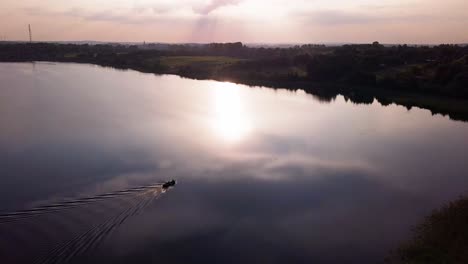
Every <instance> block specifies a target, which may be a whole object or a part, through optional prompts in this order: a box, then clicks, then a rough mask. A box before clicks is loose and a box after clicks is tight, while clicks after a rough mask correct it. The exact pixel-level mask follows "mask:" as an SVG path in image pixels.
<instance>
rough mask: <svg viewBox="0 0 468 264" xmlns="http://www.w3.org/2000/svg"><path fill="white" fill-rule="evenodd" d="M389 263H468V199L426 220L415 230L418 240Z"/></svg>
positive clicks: (415, 236) (404, 248)
mask: <svg viewBox="0 0 468 264" xmlns="http://www.w3.org/2000/svg"><path fill="white" fill-rule="evenodd" d="M388 263H392V264H400V263H401V264H403V263H405V264H423V263H424V264H433V263H434V264H435V263H437V264H439V263H440V264H443V263H468V198H466V197H465V198H461V199H459V200H457V201H455V202H451V203H449V204H448V205H446V206H444V207H443V208H441V209H439V210H436V211H434V212H433V213H432V214H431V215H430V216H428V217H426V219H425V220H424V221H423V223H421V224H420V225H418V226H417V227H416V228H415V230H414V238H413V239H412V240H411V241H408V242H406V243H404V244H402V245H401V247H400V248H399V249H397V250H396V251H395V252H394V253H392V256H391V257H390V258H388Z"/></svg>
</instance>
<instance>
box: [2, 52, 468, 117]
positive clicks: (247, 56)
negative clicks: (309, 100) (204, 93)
mask: <svg viewBox="0 0 468 264" xmlns="http://www.w3.org/2000/svg"><path fill="white" fill-rule="evenodd" d="M209 45H211V44H209ZM209 45H208V46H207V47H205V48H199V49H196V50H194V49H192V48H190V47H187V46H182V47H178V48H177V49H176V48H174V49H173V50H164V51H161V50H156V49H142V48H141V47H137V46H123V45H114V46H111V45H94V46H92V45H72V44H67V45H64V44H52V43H33V44H25V43H16V44H0V61H1V62H31V61H51V62H73V63H88V64H95V65H100V66H105V67H113V68H117V69H132V70H136V71H140V72H145V73H154V74H175V75H179V76H182V77H186V78H192V79H198V80H217V81H229V82H234V83H239V84H245V85H250V86H266V87H272V88H284V89H291V90H297V89H301V90H304V91H305V92H307V93H310V94H313V95H315V96H318V97H320V98H321V99H323V100H324V101H330V100H332V99H333V98H335V97H336V96H337V95H339V94H341V95H343V96H345V97H346V98H347V99H349V100H351V101H352V102H354V103H372V102H373V101H374V99H376V100H378V101H379V102H380V103H381V104H383V105H388V104H392V103H394V104H397V105H403V106H405V107H407V108H408V109H410V108H411V107H419V108H423V109H428V110H430V111H431V112H432V113H433V114H442V115H448V116H449V117H450V118H451V119H454V120H460V121H468V96H466V95H468V88H467V87H465V86H464V82H465V81H466V80H465V79H464V76H465V75H467V73H468V71H467V70H466V69H468V56H467V55H465V48H461V47H456V46H455V47H448V48H447V47H441V48H440V49H435V48H433V49H426V48H416V49H413V48H408V47H402V48H400V49H401V50H402V51H398V49H390V48H384V47H382V46H379V45H375V44H373V45H371V46H369V45H357V46H353V47H352V49H349V47H346V48H343V49H344V50H341V49H340V48H336V47H334V48H332V47H324V46H303V47H300V48H296V49H292V50H291V49H278V48H277V49H263V50H262V49H254V48H246V47H245V46H242V45H238V44H219V45H221V46H219V47H218V46H216V47H214V48H213V47H211V46H209ZM220 47H221V48H220ZM445 49H448V50H450V51H451V52H452V53H454V52H455V53H456V54H455V55H453V54H452V53H450V54H452V55H450V56H449V55H443V57H441V58H442V59H444V60H445V62H442V61H441V62H440V63H438V64H437V63H434V62H432V61H431V62H428V63H423V61H422V59H421V58H422V56H423V55H418V54H424V56H429V55H434V56H436V55H437V54H438V53H440V52H441V51H440V50H445ZM343 51H347V52H351V54H352V56H351V55H349V54H342V53H343ZM403 51H406V52H407V53H408V52H410V51H411V52H413V53H414V54H413V55H412V56H413V57H417V58H413V59H411V60H410V58H408V60H409V61H410V62H411V64H408V62H405V63H402V64H401V63H400V64H399V63H393V65H390V66H389V65H387V64H385V65H384V66H382V64H380V65H378V66H375V65H374V64H376V63H375V62H359V63H357V62H356V66H355V67H351V66H350V65H348V64H349V61H351V62H353V61H356V60H359V61H361V60H364V59H366V60H370V59H369V57H370V56H371V55H372V54H375V53H378V55H375V56H374V57H373V60H377V59H380V60H381V61H387V60H390V59H388V58H387V57H388V56H390V55H389V53H391V52H393V53H395V54H394V55H393V56H395V57H394V58H393V60H396V59H397V55H398V54H399V52H400V53H402V52H403ZM270 53H271V54H270ZM329 53H334V54H335V55H333V56H332V57H330V56H329V55H327V54H329ZM363 54H364V55H363ZM382 54H386V55H385V56H384V55H382ZM416 55H418V56H416ZM438 56H439V57H440V56H441V55H440V54H439V55H438ZM460 56H461V58H459V59H454V58H458V57H460ZM419 57H421V58H419ZM350 58H351V59H350ZM371 61H372V60H371ZM374 66H375V67H374ZM467 76H468V75H467ZM444 83H445V84H444ZM465 90H466V91H465Z"/></svg>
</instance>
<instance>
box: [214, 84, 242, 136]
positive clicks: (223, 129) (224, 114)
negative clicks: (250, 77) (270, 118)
mask: <svg viewBox="0 0 468 264" xmlns="http://www.w3.org/2000/svg"><path fill="white" fill-rule="evenodd" d="M214 106H215V116H214V119H213V128H214V130H215V133H216V134H217V135H218V136H219V137H221V138H222V139H224V140H226V141H229V142H237V141H239V140H241V139H243V138H244V137H245V136H246V135H247V134H248V132H249V131H250V129H251V126H250V122H249V120H248V119H249V117H248V115H247V114H246V111H245V110H246V109H245V106H244V102H243V100H242V94H241V91H240V87H239V86H237V85H236V84H233V83H227V82H224V83H219V84H218V87H216V88H215V89H214Z"/></svg>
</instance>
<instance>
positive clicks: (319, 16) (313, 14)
mask: <svg viewBox="0 0 468 264" xmlns="http://www.w3.org/2000/svg"><path fill="white" fill-rule="evenodd" d="M296 15H297V16H298V17H302V19H303V20H304V21H305V22H306V23H312V24H317V25H321V26H327V25H328V26H334V25H358V24H373V23H392V22H419V21H427V20H434V19H436V18H435V17H434V16H430V15H423V14H414V15H394V14H376V13H375V12H374V13H360V12H344V11H339V10H319V11H310V12H300V13H296Z"/></svg>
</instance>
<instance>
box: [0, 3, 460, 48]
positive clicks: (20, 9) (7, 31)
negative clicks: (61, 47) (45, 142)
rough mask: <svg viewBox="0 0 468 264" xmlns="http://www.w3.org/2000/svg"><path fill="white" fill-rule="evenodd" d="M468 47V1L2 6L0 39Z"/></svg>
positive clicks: (31, 4) (40, 4)
mask: <svg viewBox="0 0 468 264" xmlns="http://www.w3.org/2000/svg"><path fill="white" fill-rule="evenodd" d="M28 23H30V24H31V25H32V28H33V38H34V40H38V41H39V40H97V41H147V42H228V41H242V42H247V43H249V42H250V43H252V42H256V43H323V42H325V43H327V42H354V43H368V42H372V41H374V40H378V41H380V42H382V43H427V44H436V43H467V42H468V30H467V29H468V1H467V0H445V1H441V0H406V1H402V0H380V1H375V0H372V1H371V0H354V1H350V0H159V1H151V0H113V1H111V0H69V1H63V0H42V1H36V0H2V3H1V4H0V25H1V26H0V38H1V39H7V40H26V39H27V38H28V34H27V24H28Z"/></svg>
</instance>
